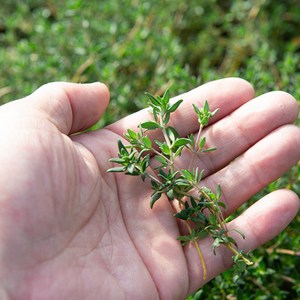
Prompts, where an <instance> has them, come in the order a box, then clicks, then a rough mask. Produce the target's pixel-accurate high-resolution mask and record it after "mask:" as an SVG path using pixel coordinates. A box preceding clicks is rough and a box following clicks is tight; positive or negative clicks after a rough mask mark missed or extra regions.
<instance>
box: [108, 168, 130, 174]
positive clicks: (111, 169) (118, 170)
mask: <svg viewBox="0 0 300 300" xmlns="http://www.w3.org/2000/svg"><path fill="white" fill-rule="evenodd" d="M125 170H126V167H115V168H110V169H108V170H107V172H108V173H112V172H124V171H125Z"/></svg>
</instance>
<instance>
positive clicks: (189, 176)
mask: <svg viewBox="0 0 300 300" xmlns="http://www.w3.org/2000/svg"><path fill="white" fill-rule="evenodd" d="M181 173H182V175H183V176H184V178H185V179H187V180H188V181H193V180H194V175H193V174H192V173H191V172H190V171H189V170H185V169H183V170H181Z"/></svg>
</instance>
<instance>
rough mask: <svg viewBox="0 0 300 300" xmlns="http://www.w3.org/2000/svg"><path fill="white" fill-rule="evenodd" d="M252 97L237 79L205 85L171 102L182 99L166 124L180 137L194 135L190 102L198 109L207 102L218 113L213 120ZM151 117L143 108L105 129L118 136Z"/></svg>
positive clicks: (245, 82) (246, 83) (195, 124)
mask: <svg viewBox="0 0 300 300" xmlns="http://www.w3.org/2000/svg"><path fill="white" fill-rule="evenodd" d="M253 95H254V91H253V88H252V86H251V85H250V84H249V83H248V82H247V81H245V80H242V79H239V78H227V79H221V80H216V81H212V82H209V83H206V84H204V85H202V86H200V87H198V88H196V89H193V90H191V91H189V92H187V93H185V94H182V95H180V96H177V97H175V98H174V99H173V100H174V101H175V100H179V99H183V100H184V102H183V103H182V104H181V105H180V107H179V109H178V110H177V111H176V112H175V113H173V114H172V116H171V122H170V125H171V126H173V127H175V128H176V130H178V132H179V134H180V135H182V136H187V135H188V134H190V133H193V132H195V131H196V130H197V128H198V125H199V124H198V121H197V116H196V114H195V113H194V110H193V106H192V103H194V104H196V105H198V106H202V105H203V103H204V101H205V100H207V101H208V103H209V105H210V108H211V110H214V109H216V108H220V112H219V113H218V114H217V115H216V116H215V118H214V120H218V119H220V118H222V117H224V116H226V115H227V114H229V113H231V112H232V111H234V110H235V109H236V108H237V107H239V106H241V105H242V104H244V103H245V102H247V101H249V100H250V99H252V98H253ZM151 118H152V116H151V114H150V113H149V111H148V110H147V109H144V110H141V111H139V112H137V113H135V114H132V115H130V116H128V117H125V118H123V119H122V120H119V121H118V122H116V123H114V124H112V125H110V126H108V129H110V130H112V131H114V132H115V133H117V134H119V135H121V136H122V135H123V134H124V132H126V131H127V128H130V129H132V130H135V129H136V128H137V127H138V125H139V124H140V123H142V122H144V121H146V120H149V119H151Z"/></svg>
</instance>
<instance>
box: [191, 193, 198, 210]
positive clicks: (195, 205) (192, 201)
mask: <svg viewBox="0 0 300 300" xmlns="http://www.w3.org/2000/svg"><path fill="white" fill-rule="evenodd" d="M190 200H191V205H192V207H193V208H196V207H197V203H196V201H195V198H194V197H193V196H190Z"/></svg>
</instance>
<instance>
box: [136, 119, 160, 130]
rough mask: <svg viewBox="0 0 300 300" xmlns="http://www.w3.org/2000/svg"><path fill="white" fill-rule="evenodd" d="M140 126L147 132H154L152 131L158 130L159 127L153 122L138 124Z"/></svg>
mask: <svg viewBox="0 0 300 300" xmlns="http://www.w3.org/2000/svg"><path fill="white" fill-rule="evenodd" d="M140 126H141V127H142V128H144V129H147V130H154V129H157V128H160V125H159V124H157V123H156V122H153V121H147V122H144V123H142V124H140Z"/></svg>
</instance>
